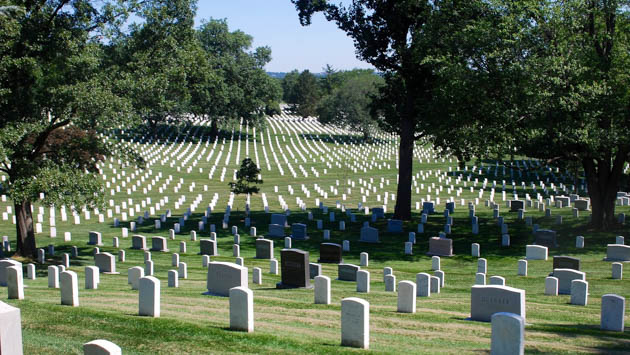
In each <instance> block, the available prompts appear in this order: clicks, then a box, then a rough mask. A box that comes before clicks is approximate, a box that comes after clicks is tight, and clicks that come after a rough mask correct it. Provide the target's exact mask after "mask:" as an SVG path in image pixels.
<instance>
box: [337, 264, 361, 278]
mask: <svg viewBox="0 0 630 355" xmlns="http://www.w3.org/2000/svg"><path fill="white" fill-rule="evenodd" d="M359 270H361V267H359V266H357V265H353V264H339V265H338V266H337V272H338V277H337V279H338V280H340V281H356V280H357V271H359Z"/></svg>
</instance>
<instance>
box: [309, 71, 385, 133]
mask: <svg viewBox="0 0 630 355" xmlns="http://www.w3.org/2000/svg"><path fill="white" fill-rule="evenodd" d="M382 81H383V79H382V78H381V77H380V76H378V75H376V74H375V73H374V72H373V71H372V70H360V69H355V70H352V71H346V72H334V73H329V74H328V75H327V76H326V80H325V81H323V83H325V84H326V85H325V86H326V87H329V89H328V90H327V91H329V92H330V93H329V94H328V95H326V96H324V97H323V98H322V100H321V101H320V103H319V106H318V107H317V115H318V117H319V121H320V122H321V123H325V124H332V125H336V126H339V127H344V128H351V129H353V130H356V131H359V132H361V133H363V138H364V139H368V138H369V137H370V132H371V130H373V129H374V126H376V122H375V121H374V119H373V118H372V115H371V113H370V106H371V104H372V98H373V97H375V96H376V94H377V91H378V87H379V86H380V85H381V84H382Z"/></svg>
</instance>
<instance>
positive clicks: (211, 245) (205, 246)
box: [199, 239, 219, 256]
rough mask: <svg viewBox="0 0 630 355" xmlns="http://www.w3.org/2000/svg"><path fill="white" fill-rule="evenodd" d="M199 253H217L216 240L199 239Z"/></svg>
mask: <svg viewBox="0 0 630 355" xmlns="http://www.w3.org/2000/svg"><path fill="white" fill-rule="evenodd" d="M199 255H210V256H212V255H219V254H218V253H217V242H215V241H214V240H210V239H201V240H199Z"/></svg>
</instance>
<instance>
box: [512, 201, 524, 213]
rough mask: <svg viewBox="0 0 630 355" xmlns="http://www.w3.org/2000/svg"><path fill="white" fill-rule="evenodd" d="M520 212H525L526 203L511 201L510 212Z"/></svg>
mask: <svg viewBox="0 0 630 355" xmlns="http://www.w3.org/2000/svg"><path fill="white" fill-rule="evenodd" d="M518 210H525V201H523V200H512V201H510V212H518Z"/></svg>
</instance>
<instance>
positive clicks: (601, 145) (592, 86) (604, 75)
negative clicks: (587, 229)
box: [515, 0, 630, 229]
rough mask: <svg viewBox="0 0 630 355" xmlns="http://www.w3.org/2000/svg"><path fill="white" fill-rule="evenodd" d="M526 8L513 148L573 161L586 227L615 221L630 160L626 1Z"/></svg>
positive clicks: (629, 5) (629, 8)
mask: <svg viewBox="0 0 630 355" xmlns="http://www.w3.org/2000/svg"><path fill="white" fill-rule="evenodd" d="M528 10H529V11H528V12H527V14H530V21H531V23H535V24H536V26H533V28H532V29H531V30H530V31H529V33H528V35H529V36H530V37H531V38H532V40H531V41H530V43H533V44H532V46H531V53H532V55H531V56H530V57H529V58H528V59H527V61H526V68H527V70H528V73H529V74H530V77H531V87H532V90H531V94H532V99H531V100H530V101H529V103H530V105H528V106H527V107H524V108H523V109H522V110H521V112H522V114H521V116H522V117H524V119H523V121H521V122H520V124H519V125H518V126H517V128H518V129H519V131H517V132H518V133H521V134H520V136H518V141H516V142H515V146H516V147H517V148H518V149H519V150H520V151H522V152H523V153H524V154H527V155H529V156H532V157H537V158H542V159H547V160H550V161H553V160H564V161H576V162H579V163H580V164H581V165H582V167H583V169H584V173H585V176H586V183H587V187H588V194H589V196H590V199H591V206H592V225H593V227H595V228H604V229H605V228H607V227H609V226H611V225H612V224H613V223H615V219H614V210H615V202H616V199H617V191H618V189H619V188H620V182H621V178H622V174H623V169H624V166H625V164H626V162H628V161H630V69H629V68H630V1H622V0H603V1H594V0H589V1H579V0H568V1H563V2H556V1H550V0H549V1H543V2H538V3H534V4H533V5H532V6H531V7H530V8H529V9H528Z"/></svg>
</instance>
